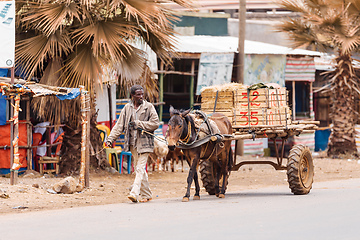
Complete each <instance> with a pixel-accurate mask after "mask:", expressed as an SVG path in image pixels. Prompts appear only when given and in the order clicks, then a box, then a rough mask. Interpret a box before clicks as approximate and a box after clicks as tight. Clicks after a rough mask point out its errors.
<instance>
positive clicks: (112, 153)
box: [105, 148, 119, 171]
mask: <svg viewBox="0 0 360 240" xmlns="http://www.w3.org/2000/svg"><path fill="white" fill-rule="evenodd" d="M105 153H106V158H107V160H108V162H109V164H110V166H112V167H114V168H115V169H116V170H117V171H119V158H118V150H117V149H116V148H105Z"/></svg>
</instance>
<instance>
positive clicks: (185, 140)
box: [180, 117, 191, 143]
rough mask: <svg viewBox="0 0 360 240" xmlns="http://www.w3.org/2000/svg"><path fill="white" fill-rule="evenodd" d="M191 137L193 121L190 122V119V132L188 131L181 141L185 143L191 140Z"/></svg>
mask: <svg viewBox="0 0 360 240" xmlns="http://www.w3.org/2000/svg"><path fill="white" fill-rule="evenodd" d="M182 120H183V121H184V120H185V118H183V117H182ZM190 137H191V123H190V121H188V132H187V134H186V136H185V138H181V137H180V141H181V142H183V143H187V142H188V141H189V139H190Z"/></svg>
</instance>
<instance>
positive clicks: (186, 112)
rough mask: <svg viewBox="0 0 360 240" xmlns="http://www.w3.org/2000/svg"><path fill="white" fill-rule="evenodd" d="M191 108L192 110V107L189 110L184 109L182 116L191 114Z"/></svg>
mask: <svg viewBox="0 0 360 240" xmlns="http://www.w3.org/2000/svg"><path fill="white" fill-rule="evenodd" d="M190 110H191V109H188V110H186V111H183V112H182V113H181V116H182V117H185V116H186V115H188V114H189V112H190Z"/></svg>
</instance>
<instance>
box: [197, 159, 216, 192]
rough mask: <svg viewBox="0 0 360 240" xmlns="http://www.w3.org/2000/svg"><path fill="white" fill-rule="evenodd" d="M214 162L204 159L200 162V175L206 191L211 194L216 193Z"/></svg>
mask: <svg viewBox="0 0 360 240" xmlns="http://www.w3.org/2000/svg"><path fill="white" fill-rule="evenodd" d="M213 166H214V165H213V163H212V162H210V161H202V162H201V163H200V176H201V181H202V183H203V187H204V188H205V191H206V192H207V193H208V194H209V195H215V178H214V170H213V169H214V168H213Z"/></svg>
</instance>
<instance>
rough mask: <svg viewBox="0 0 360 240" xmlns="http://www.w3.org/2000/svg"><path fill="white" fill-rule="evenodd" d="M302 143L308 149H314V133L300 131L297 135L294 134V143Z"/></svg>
mask: <svg viewBox="0 0 360 240" xmlns="http://www.w3.org/2000/svg"><path fill="white" fill-rule="evenodd" d="M295 144H304V145H305V146H308V147H309V148H310V151H312V152H314V151H315V133H301V134H300V135H299V136H294V145H295Z"/></svg>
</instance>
